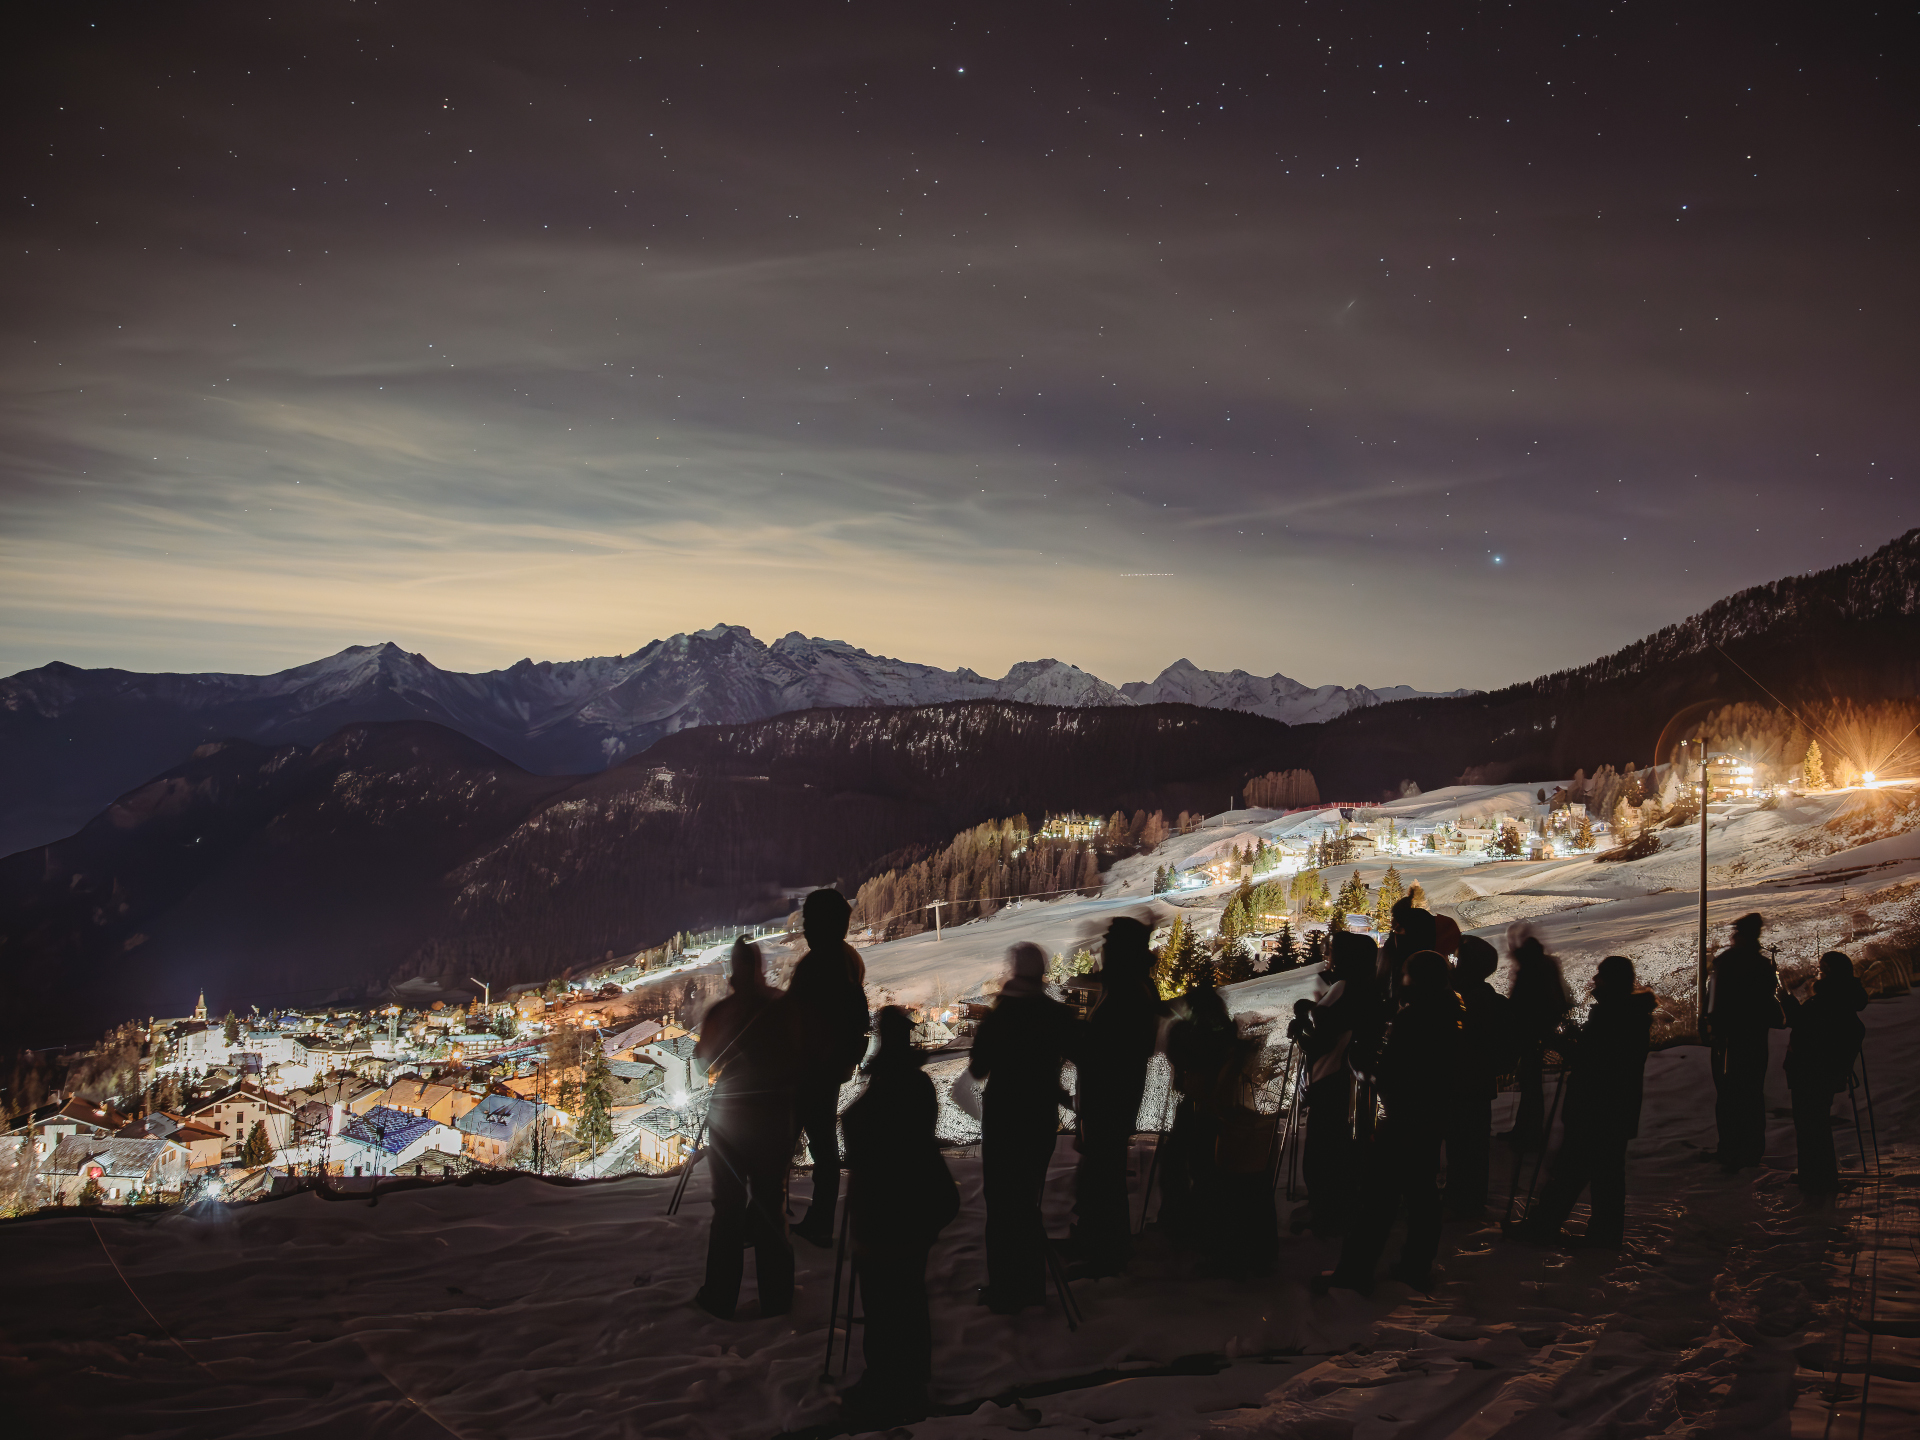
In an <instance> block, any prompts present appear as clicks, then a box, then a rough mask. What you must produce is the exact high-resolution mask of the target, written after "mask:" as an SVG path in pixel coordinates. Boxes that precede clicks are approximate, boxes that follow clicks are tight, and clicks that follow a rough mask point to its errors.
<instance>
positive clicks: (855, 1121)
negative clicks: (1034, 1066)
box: [840, 1005, 960, 1430]
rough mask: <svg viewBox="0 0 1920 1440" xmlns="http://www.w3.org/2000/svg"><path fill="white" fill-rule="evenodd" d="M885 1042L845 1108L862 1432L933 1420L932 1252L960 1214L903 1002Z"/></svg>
mask: <svg viewBox="0 0 1920 1440" xmlns="http://www.w3.org/2000/svg"><path fill="white" fill-rule="evenodd" d="M874 1029H875V1031H876V1032H877V1033H878V1035H879V1040H880V1045H879V1048H878V1049H877V1050H876V1051H875V1052H874V1056H873V1058H872V1059H871V1060H869V1061H868V1062H867V1065H866V1070H865V1074H866V1079H867V1088H866V1089H865V1090H864V1091H862V1092H861V1095H860V1098H859V1099H857V1100H855V1101H854V1102H853V1104H851V1105H849V1106H848V1107H847V1113H846V1115H845V1116H844V1117H842V1121H841V1123H842V1126H843V1127H844V1129H845V1130H846V1135H847V1174H848V1181H847V1220H848V1228H849V1229H850V1231H851V1232H852V1235H853V1264H854V1273H855V1274H856V1275H858V1276H859V1286H860V1299H861V1305H862V1313H863V1315H864V1318H865V1324H864V1327H863V1329H862V1330H861V1339H860V1345H861V1354H862V1356H863V1357H864V1358H865V1360H866V1370H865V1373H863V1374H862V1375H861V1377H860V1380H859V1382H858V1383H857V1384H855V1385H853V1386H851V1387H849V1388H848V1389H847V1390H845V1391H843V1392H842V1393H841V1396H840V1402H841V1405H842V1406H843V1408H844V1409H845V1412H846V1415H847V1419H848V1421H849V1423H850V1424H851V1425H852V1427H853V1428H854V1429H855V1430H883V1429H888V1428H890V1427H892V1426H895V1425H910V1424H913V1423H914V1422H915V1421H918V1420H924V1419H925V1418H926V1415H927V1409H928V1400H927V1386H928V1384H929V1383H930V1382H931V1380H932V1379H933V1320H932V1316H931V1313H930V1311H929V1309H928V1306H927V1252H928V1251H929V1250H930V1249H931V1248H932V1247H933V1242H934V1240H935V1239H936V1238H938V1236H939V1234H940V1232H941V1231H942V1230H944V1229H945V1228H946V1227H947V1225H948V1224H949V1223H950V1222H951V1221H952V1219H953V1217H954V1216H955V1215H956V1214H958V1213H959V1210H960V1191H959V1189H958V1188H957V1187H956V1186H955V1185H954V1183H953V1176H952V1175H951V1174H950V1173H949V1172H948V1170H947V1162H946V1161H945V1160H944V1159H943V1158H942V1157H941V1154H940V1146H939V1143H938V1142H937V1141H936V1140H935V1138H934V1120H935V1118H936V1116H937V1114H938V1111H939V1105H938V1102H937V1101H936V1100H935V1098H934V1093H933V1082H932V1081H931V1080H929V1079H928V1078H927V1077H926V1075H925V1074H924V1073H923V1072H922V1071H921V1068H920V1067H921V1065H922V1063H923V1062H924V1059H925V1057H924V1056H923V1055H921V1053H920V1052H919V1051H918V1050H916V1049H914V1046H913V1018H912V1017H911V1016H910V1015H908V1014H907V1012H906V1011H904V1010H902V1009H901V1008H900V1007H899V1006H897V1005H889V1006H887V1007H886V1008H885V1009H883V1010H881V1012H880V1013H879V1015H878V1016H877V1017H876V1020H875V1025H874Z"/></svg>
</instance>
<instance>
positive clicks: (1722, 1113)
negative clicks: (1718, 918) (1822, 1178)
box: [1701, 914, 1784, 1174]
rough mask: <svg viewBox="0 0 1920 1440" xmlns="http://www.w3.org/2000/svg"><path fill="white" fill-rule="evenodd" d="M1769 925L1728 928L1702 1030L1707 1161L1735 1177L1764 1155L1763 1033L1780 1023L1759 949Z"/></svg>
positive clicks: (1749, 922)
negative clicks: (1710, 1142)
mask: <svg viewBox="0 0 1920 1440" xmlns="http://www.w3.org/2000/svg"><path fill="white" fill-rule="evenodd" d="M1765 925H1766V921H1765V920H1764V919H1762V918H1761V917H1760V916H1759V915H1758V914H1753V915H1742V916H1741V917H1740V918H1739V919H1738V920H1736V921H1734V922H1733V944H1731V945H1729V946H1728V947H1727V948H1726V949H1725V950H1722V951H1721V952H1720V953H1719V954H1718V955H1716V956H1714V957H1713V976H1712V980H1711V982H1710V983H1711V987H1712V990H1711V998H1710V1000H1709V1002H1708V1006H1707V1023H1706V1024H1705V1025H1703V1026H1702V1027H1701V1028H1702V1029H1703V1030H1704V1031H1705V1032H1706V1033H1705V1038H1706V1040H1707V1042H1708V1044H1709V1045H1710V1046H1711V1047H1712V1048H1711V1051H1710V1060H1711V1063H1712V1066H1713V1088H1714V1106H1713V1118H1714V1123H1715V1128H1716V1129H1717V1131H1718V1132H1719V1144H1718V1146H1717V1147H1716V1148H1715V1149H1714V1151H1713V1152H1712V1154H1711V1155H1709V1156H1708V1157H1707V1158H1708V1159H1712V1160H1718V1161H1719V1162H1720V1166H1721V1168H1722V1169H1723V1170H1725V1171H1727V1173H1728V1174H1732V1173H1733V1172H1734V1171H1736V1170H1743V1169H1745V1168H1746V1167H1747V1166H1749V1165H1758V1164H1759V1163H1760V1158H1761V1156H1763V1155H1764V1154H1765V1153H1766V1149H1767V1100H1766V1083H1767V1032H1768V1031H1770V1030H1778V1029H1779V1028H1780V1027H1781V1025H1782V1024H1783V1023H1784V1022H1783V1020H1782V1017H1781V1014H1780V1002H1779V1000H1778V998H1777V994H1778V991H1779V989H1780V972H1779V971H1778V970H1776V969H1775V968H1774V964H1773V961H1772V960H1770V959H1768V958H1767V954H1766V952H1765V951H1764V950H1762V949H1761V948H1760V932H1761V930H1762V929H1763V928H1764V927H1765Z"/></svg>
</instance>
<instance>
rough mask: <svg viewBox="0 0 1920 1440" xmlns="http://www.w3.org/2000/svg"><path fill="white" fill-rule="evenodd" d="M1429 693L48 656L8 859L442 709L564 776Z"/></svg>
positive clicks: (911, 668) (6, 706)
mask: <svg viewBox="0 0 1920 1440" xmlns="http://www.w3.org/2000/svg"><path fill="white" fill-rule="evenodd" d="M1453 693H1460V694H1465V693H1469V692H1465V691H1461V692H1453ZM1421 694H1422V692H1420V691H1416V690H1411V689H1409V688H1407V687H1406V686H1394V687H1392V688H1389V689H1385V690H1370V689H1368V688H1367V687H1365V686H1353V687H1350V688H1349V687H1343V686H1339V685H1322V686H1320V687H1318V688H1317V689H1316V688H1310V687H1308V686H1306V685H1302V684H1301V683H1300V682H1298V681H1296V680H1291V679H1289V678H1287V677H1286V676H1285V675H1270V676H1264V677H1263V676H1257V675H1249V674H1247V673H1246V672H1245V671H1243V670H1235V671H1232V672H1230V673H1227V674H1221V673H1220V672H1218V671H1210V670H1201V669H1198V668H1196V667H1195V666H1194V665H1193V664H1192V663H1191V662H1189V661H1187V660H1180V661H1178V662H1176V663H1175V664H1173V665H1170V666H1168V667H1167V669H1166V670H1164V671H1163V672H1161V674H1160V676H1159V678H1158V679H1156V680H1151V681H1135V682H1133V683H1130V684H1127V685H1124V686H1119V687H1115V686H1113V685H1109V684H1108V683H1107V682H1106V681H1104V680H1101V679H1099V678H1098V677H1096V676H1093V675H1090V674H1088V673H1087V672H1086V671H1084V670H1082V669H1080V668H1078V667H1077V666H1074V665H1069V664H1066V663H1065V662H1064V661H1060V660H1051V659H1049V660H1025V661H1022V662H1021V663H1020V664H1018V665H1015V666H1014V667H1013V668H1012V669H1011V670H1009V671H1008V672H1007V673H1006V675H1004V676H1003V677H1001V678H1000V679H998V680H993V679H989V678H987V677H986V676H984V675H979V674H976V673H975V672H974V671H972V670H968V669H964V668H962V669H959V670H942V669H940V668H939V667H938V666H933V665H919V664H915V663H914V662H912V661H908V660H894V659H889V658H887V657H885V656H880V655H870V654H868V653H867V652H866V651H865V650H861V649H858V648H856V647H854V646H852V645H849V644H846V643H845V642H843V641H839V640H820V639H810V638H808V637H807V636H804V635H801V634H800V633H799V632H798V631H795V632H793V633H792V634H789V635H784V636H782V637H781V638H780V639H778V640H776V641H774V642H773V643H772V644H771V645H768V644H765V643H763V642H762V641H760V640H758V639H756V638H755V637H754V635H753V634H752V633H751V632H750V631H748V630H746V629H745V628H743V627H741V626H738V625H715V626H714V627H712V628H711V629H708V630H701V631H697V632H695V633H694V634H691V635H674V636H671V637H669V638H668V639H665V640H656V641H654V642H653V643H652V644H650V645H646V646H643V647H641V648H640V649H638V650H636V651H634V652H633V653H632V654H631V655H623V656H605V657H597V658H594V659H590V660H573V661H543V662H541V663H539V664H536V663H534V662H533V661H531V660H522V661H520V662H519V663H518V664H516V665H512V666H510V667H508V668H507V669H505V670H491V671H487V672H485V673H482V674H475V675H469V674H462V673H461V672H459V671H453V670H442V669H441V668H440V667H438V666H437V665H435V664H433V663H432V662H431V661H430V660H428V659H427V658H426V657H425V656H424V655H417V654H413V653H411V652H409V651H405V650H402V649H401V648H400V647H399V646H397V645H394V644H391V643H389V644H384V645H372V646H362V645H355V646H351V647H349V648H348V649H345V650H342V651H341V652H340V653H339V654H337V655H332V656H329V657H327V658H326V659H324V660H316V661H314V662H313V663H312V664H309V665H300V666H296V667H295V668H293V669H291V670H282V671H280V672H279V673H277V674H274V675H225V674H211V675H175V674H141V673H137V672H133V671H126V670H82V669H78V668H76V667H74V666H71V665H65V664H61V663H59V662H55V663H54V664H51V665H45V666H42V667H41V668H39V669H37V670H26V671H22V672H21V673H19V674H17V675H14V676H11V677H9V678H8V679H6V680H4V681H0V855H5V854H10V853H12V852H14V851H17V850H23V849H26V848H28V847H30V846H33V845H40V844H45V843H46V842H48V841H50V840H55V839H58V838H60V837H61V836H64V835H70V834H72V833H73V832H74V830H76V829H77V828H78V827H79V826H80V825H81V824H83V823H85V821H86V820H87V818H88V817H89V816H91V815H95V814H97V813H99V811H100V810H102V809H103V808H104V807H105V806H106V805H108V804H109V803H110V802H111V801H112V800H113V799H114V797H115V796H117V795H119V794H121V793H123V792H124V791H126V790H128V789H130V788H131V787H133V786H135V785H138V784H139V783H140V782H141V781H143V780H145V779H146V778H147V777H148V776H150V775H152V774H154V773H155V772H157V771H159V770H163V769H165V768H167V767H169V766H172V765H176V764H178V763H180V762H181V761H182V760H184V759H185V758H186V757H187V756H188V755H189V754H190V753H191V752H192V751H193V749H194V747H195V746H197V745H200V744H203V743H204V742H206V741H209V740H216V739H225V738H236V739H244V740H250V741H253V742H255V743H258V744H262V745H268V746H275V745H282V744H296V745H312V744H316V743H318V742H319V741H321V740H323V739H325V738H326V737H327V736H328V735H331V734H332V733H333V732H334V731H336V730H338V729H340V728H341V727H342V726H344V725H350V724H354V723H357V722H361V721H383V720H431V721H434V722H435V723H437V724H441V725H445V726H447V727H449V728H450V729H453V730H457V731H459V732H460V733H461V734H463V735H466V736H468V737H469V738H471V739H474V740H477V741H479V742H480V743H481V744H483V745H485V746H486V747H488V748H489V749H490V750H493V751H495V752H497V753H498V754H500V755H503V756H505V757H506V758H507V759H509V760H511V761H513V762H514V763H515V764H516V765H519V766H520V767H522V768H523V769H526V770H529V771H532V772H533V773H535V774H544V775H567V774H585V773H589V772H592V771H595V770H601V769H604V768H605V767H607V766H609V765H612V764H616V763H618V762H619V761H621V760H624V759H626V758H627V757H628V756H631V755H636V754H638V753H640V752H641V751H643V750H646V749H647V748H648V747H649V746H651V745H653V744H654V743H655V742H657V741H658V740H660V739H661V738H662V737H663V736H666V735H671V734H673V733H674V732H676V731H679V730H685V729H689V728H691V727H694V726H700V725H726V724H740V723H743V722H747V721H753V720H762V719H765V718H767V717H769V716H772V715H782V714H787V713H789V712H792V711H796V710H810V709H817V708H820V707H824V706H834V707H845V706H875V705H888V706H892V705H934V704H946V703H949V702H952V701H960V700H1012V701H1018V702H1023V703H1027V704H1035V705H1058V706H1069V707H1084V706H1093V705H1136V704H1139V705H1148V704H1155V703H1165V702H1180V703H1184V704H1190V705H1200V706H1203V707H1206V708H1209V709H1221V710H1238V711H1243V712H1246V713H1249V714H1254V715H1262V716H1265V717H1266V718H1268V719H1270V720H1279V721H1282V722H1284V723H1287V724H1308V723H1314V722H1318V721H1322V720H1329V719H1332V718H1334V717H1335V716H1338V715H1342V714H1345V713H1346V712H1347V711H1349V710H1354V709H1360V708H1364V707H1367V706H1372V705H1378V704H1380V703H1382V702H1383V701H1388V700H1404V699H1411V698H1415V697H1418V696H1420V695H1421Z"/></svg>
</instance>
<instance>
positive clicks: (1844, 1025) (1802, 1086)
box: [1780, 950, 1867, 1196]
mask: <svg viewBox="0 0 1920 1440" xmlns="http://www.w3.org/2000/svg"><path fill="white" fill-rule="evenodd" d="M1780 1005H1781V1009H1782V1010H1783V1011H1784V1012H1785V1019H1786V1022H1787V1027H1788V1028H1789V1029H1790V1030H1791V1031H1792V1032H1793V1038H1792V1039H1791V1040H1789V1041H1788V1043H1787V1059H1786V1071H1787V1088H1788V1090H1789V1091H1790V1092H1791V1093H1792V1095H1793V1136H1794V1141H1795V1148H1796V1149H1797V1150H1798V1151H1799V1160H1800V1169H1799V1171H1798V1172H1797V1173H1796V1174H1795V1176H1794V1180H1795V1183H1797V1184H1798V1185H1799V1186H1800V1189H1801V1191H1802V1193H1804V1194H1806V1195H1808V1196H1824V1195H1833V1194H1837V1193H1838V1192H1839V1189H1840V1163H1839V1161H1838V1159H1837V1158H1836V1157H1835V1155H1834V1152H1833V1119H1832V1117H1833V1097H1834V1096H1835V1095H1837V1094H1839V1093H1840V1091H1842V1090H1844V1089H1846V1088H1847V1083H1848V1081H1850V1080H1851V1079H1852V1078H1853V1062H1854V1059H1855V1057H1857V1056H1858V1055H1859V1054H1860V1044H1861V1042H1862V1041H1863V1040H1865V1039H1866V1035H1867V1027H1866V1026H1865V1025H1863V1024H1861V1022H1860V1012H1861V1011H1862V1010H1864V1009H1866V1008H1867V991H1866V987H1865V986H1863V985H1862V984H1861V983H1860V982H1859V981H1858V980H1857V979H1855V978H1854V974H1853V961H1852V959H1851V958H1850V957H1849V956H1848V955H1847V954H1846V953H1845V952H1844V951H1841V950H1829V951H1828V952H1827V953H1826V954H1824V955H1822V956H1821V957H1820V974H1819V976H1818V977H1817V978H1816V979H1815V980H1814V982H1813V995H1812V997H1811V998H1810V999H1807V1000H1800V999H1799V998H1797V997H1796V996H1794V995H1793V994H1792V992H1790V991H1788V990H1785V989H1783V990H1782V991H1781V992H1780Z"/></svg>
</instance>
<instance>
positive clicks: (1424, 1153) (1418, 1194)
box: [1314, 950, 1462, 1292]
mask: <svg viewBox="0 0 1920 1440" xmlns="http://www.w3.org/2000/svg"><path fill="white" fill-rule="evenodd" d="M1404 968H1405V974H1404V975H1403V976H1402V979H1401V992H1400V993H1401V997H1402V1004H1401V1007H1400V1011H1399V1013H1398V1014H1396V1015H1395V1016H1394V1017H1393V1023H1392V1026H1391V1027H1390V1029H1389V1030H1388V1032H1387V1041H1386V1045H1385V1047H1384V1048H1383V1050H1382V1052H1381V1055H1380V1063H1379V1085H1380V1098H1381V1101H1382V1102H1383V1103H1384V1104H1385V1106H1386V1112H1387V1113H1386V1119H1385V1120H1384V1121H1383V1122H1382V1123H1381V1125H1380V1127H1379V1132H1378V1135H1377V1137H1376V1138H1375V1140H1374V1144H1373V1147H1372V1149H1371V1150H1370V1151H1369V1152H1368V1155H1367V1159H1366V1163H1365V1167H1364V1171H1363V1179H1362V1182H1361V1183H1362V1187H1363V1188H1362V1191H1361V1194H1360V1196H1359V1199H1358V1200H1357V1202H1356V1204H1355V1209H1356V1211H1357V1212H1358V1213H1357V1215H1356V1218H1355V1220H1354V1223H1353V1224H1352V1226H1351V1227H1349V1229H1348V1230H1347V1236H1346V1240H1345V1241H1344V1242H1343V1243H1342V1245H1341V1247H1340V1261H1339V1263H1338V1264H1337V1265H1336V1266H1335V1267H1334V1269H1333V1270H1332V1271H1331V1272H1330V1273H1329V1274H1326V1275H1323V1276H1321V1277H1320V1279H1319V1281H1317V1282H1316V1284H1315V1286H1314V1288H1315V1289H1316V1290H1320V1291H1325V1290H1327V1289H1333V1288H1338V1289H1346V1290H1359V1291H1363V1292H1364V1291H1367V1290H1370V1289H1372V1288H1373V1271H1374V1267H1375V1266H1376V1265H1377V1264H1378V1263H1379V1260H1380V1253H1381V1251H1383V1250H1384V1249H1385V1248H1386V1244H1387V1236H1388V1234H1389V1233H1390V1232H1391V1231H1392V1229H1393V1222H1394V1219H1395V1217H1396V1216H1397V1215H1398V1213H1399V1211H1400V1207H1401V1205H1402V1204H1403V1203H1404V1204H1405V1206H1406V1211H1407V1239H1406V1244H1405V1245H1404V1246H1403V1247H1402V1249H1401V1251H1400V1259H1399V1260H1398V1261H1397V1262H1396V1263H1395V1265H1394V1267H1393V1269H1392V1271H1391V1272H1389V1273H1390V1274H1391V1275H1392V1277H1393V1278H1394V1279H1396V1280H1399V1281H1401V1282H1403V1283H1404V1284H1407V1285H1410V1286H1412V1287H1413V1288H1414V1289H1415V1290H1420V1291H1423V1292H1424V1291H1427V1290H1431V1289H1432V1287H1433V1262H1434V1259H1435V1257H1436V1256H1437V1255H1438V1254H1439V1252H1440V1218H1441V1217H1440V1183H1439V1182H1440V1148H1441V1146H1442V1144H1443V1143H1444V1142H1445V1139H1446V1128H1447V1113H1448V1110H1449V1108H1450V1106H1451V1100H1452V1094H1451V1092H1452V1089H1453V1086H1454V1085H1455V1084H1456V1083H1458V1080H1457V1077H1458V1076H1459V1074H1460V1069H1461V1055H1460V1044H1461V1042H1460V1025H1461V1017H1462V1012H1461V1008H1460V997H1459V996H1458V995H1456V994H1455V993H1454V990H1453V979H1452V974H1451V972H1450V971H1449V969H1448V966H1447V960H1446V957H1445V956H1444V955H1440V954H1437V953H1436V952H1434V951H1432V950H1423V951H1421V952H1420V953H1418V954H1416V955H1410V956H1408V957H1407V962H1406V965H1405V967H1404Z"/></svg>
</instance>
